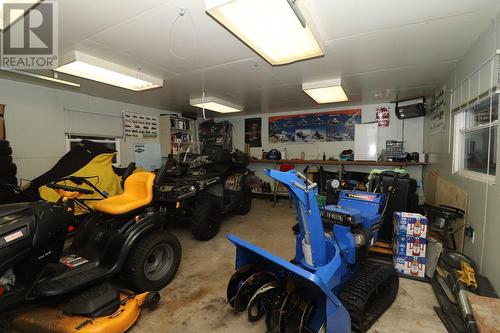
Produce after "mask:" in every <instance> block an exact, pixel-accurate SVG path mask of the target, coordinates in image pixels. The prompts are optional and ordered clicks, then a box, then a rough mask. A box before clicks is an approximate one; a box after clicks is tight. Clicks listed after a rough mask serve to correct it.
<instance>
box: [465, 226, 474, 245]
mask: <svg viewBox="0 0 500 333" xmlns="http://www.w3.org/2000/svg"><path fill="white" fill-rule="evenodd" d="M464 231H465V232H464V233H465V236H467V237H469V238H471V242H472V244H474V240H475V236H476V233H475V232H474V228H473V227H472V226H470V225H467V226H465V230H464Z"/></svg>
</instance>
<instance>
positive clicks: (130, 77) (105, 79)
mask: <svg viewBox="0 0 500 333" xmlns="http://www.w3.org/2000/svg"><path fill="white" fill-rule="evenodd" d="M55 71H57V72H60V73H65V74H69V75H74V76H79V77H83V78H85V79H89V80H93V81H98V82H102V83H106V84H109V85H112V86H117V87H121V88H125V89H129V90H134V91H143V90H149V89H153V88H159V87H162V86H163V79H160V78H157V77H154V76H151V75H148V74H145V73H143V72H140V71H137V70H133V69H130V68H127V67H123V66H120V65H117V64H114V63H112V62H109V61H106V60H102V59H99V58H96V57H93V56H90V55H87V54H84V53H81V52H75V53H74V60H73V61H71V62H69V63H67V64H65V65H62V66H60V67H59V68H56V69H55Z"/></svg>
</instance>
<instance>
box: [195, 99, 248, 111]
mask: <svg viewBox="0 0 500 333" xmlns="http://www.w3.org/2000/svg"><path fill="white" fill-rule="evenodd" d="M190 104H191V106H195V107H197V108H200V109H205V110H210V111H215V112H219V113H234V112H241V111H243V108H242V107H241V106H238V105H234V104H232V103H229V102H226V101H224V100H221V99H218V98H214V97H205V98H197V99H192V100H191V101H190Z"/></svg>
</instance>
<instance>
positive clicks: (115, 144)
mask: <svg viewBox="0 0 500 333" xmlns="http://www.w3.org/2000/svg"><path fill="white" fill-rule="evenodd" d="M82 140H88V141H92V142H96V143H101V144H104V146H106V147H107V148H109V149H113V150H115V151H116V155H115V157H114V158H113V165H114V166H120V139H118V138H113V137H96V136H83V135H66V151H67V152H68V151H70V150H71V149H72V148H73V147H75V146H76V145H78V144H79V143H80V142H81V141H82Z"/></svg>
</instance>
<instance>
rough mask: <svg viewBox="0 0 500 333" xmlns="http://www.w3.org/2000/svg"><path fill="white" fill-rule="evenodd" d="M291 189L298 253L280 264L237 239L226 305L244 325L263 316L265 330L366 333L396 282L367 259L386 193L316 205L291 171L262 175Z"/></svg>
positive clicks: (346, 194)
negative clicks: (242, 315) (239, 314)
mask: <svg viewBox="0 0 500 333" xmlns="http://www.w3.org/2000/svg"><path fill="white" fill-rule="evenodd" d="M266 174H267V175H269V176H270V177H272V178H274V179H275V180H276V181H279V182H281V183H282V184H283V185H285V187H286V188H287V190H288V191H289V193H290V195H291V197H292V199H293V201H294V204H295V208H296V210H297V222H298V228H295V231H296V254H295V258H293V259H292V260H291V261H287V260H285V259H282V258H280V257H278V256H276V255H273V254H272V253H269V252H267V251H265V250H264V249H262V248H260V247H257V246H255V245H252V244H250V243H248V242H246V241H244V240H242V239H240V238H238V237H236V236H234V235H228V239H229V240H230V241H231V242H232V243H233V244H234V245H235V246H236V272H235V273H234V274H233V275H232V277H231V279H230V281H229V284H228V287H227V298H228V301H229V304H230V305H231V306H232V307H233V308H234V309H235V310H236V311H237V312H242V311H246V312H247V316H248V320H249V321H251V322H254V321H257V320H259V319H261V318H263V317H265V321H266V326H267V331H268V332H270V333H273V332H276V333H278V332H279V333H285V332H286V333H289V332H290V333H291V332H299V333H303V332H307V333H317V332H322V333H323V332H324V333H326V332H328V333H334V332H335V333H347V332H351V331H352V332H365V331H366V330H367V329H368V328H369V327H370V326H371V325H372V324H373V323H374V322H375V321H376V320H377V319H378V318H379V317H380V316H381V315H382V314H383V313H384V312H385V310H386V309H387V308H389V306H391V304H392V303H393V302H394V299H395V298H396V295H397V292H398V286H399V278H398V275H397V273H396V271H395V269H394V268H393V267H392V265H387V264H385V263H380V262H375V261H371V260H369V259H368V258H367V255H368V248H369V247H370V246H371V245H373V244H374V243H375V240H376V238H377V233H378V230H379V229H380V225H381V222H382V221H383V214H384V210H385V208H384V207H385V206H386V205H385V199H384V196H383V194H380V193H371V192H361V191H342V192H341V194H340V200H339V202H338V205H330V206H325V207H319V205H318V201H317V195H318V192H317V188H316V187H317V186H316V184H314V183H311V182H310V181H309V180H307V179H306V177H305V176H304V175H302V174H301V173H299V172H297V171H295V170H292V171H289V172H280V171H276V170H266Z"/></svg>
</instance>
